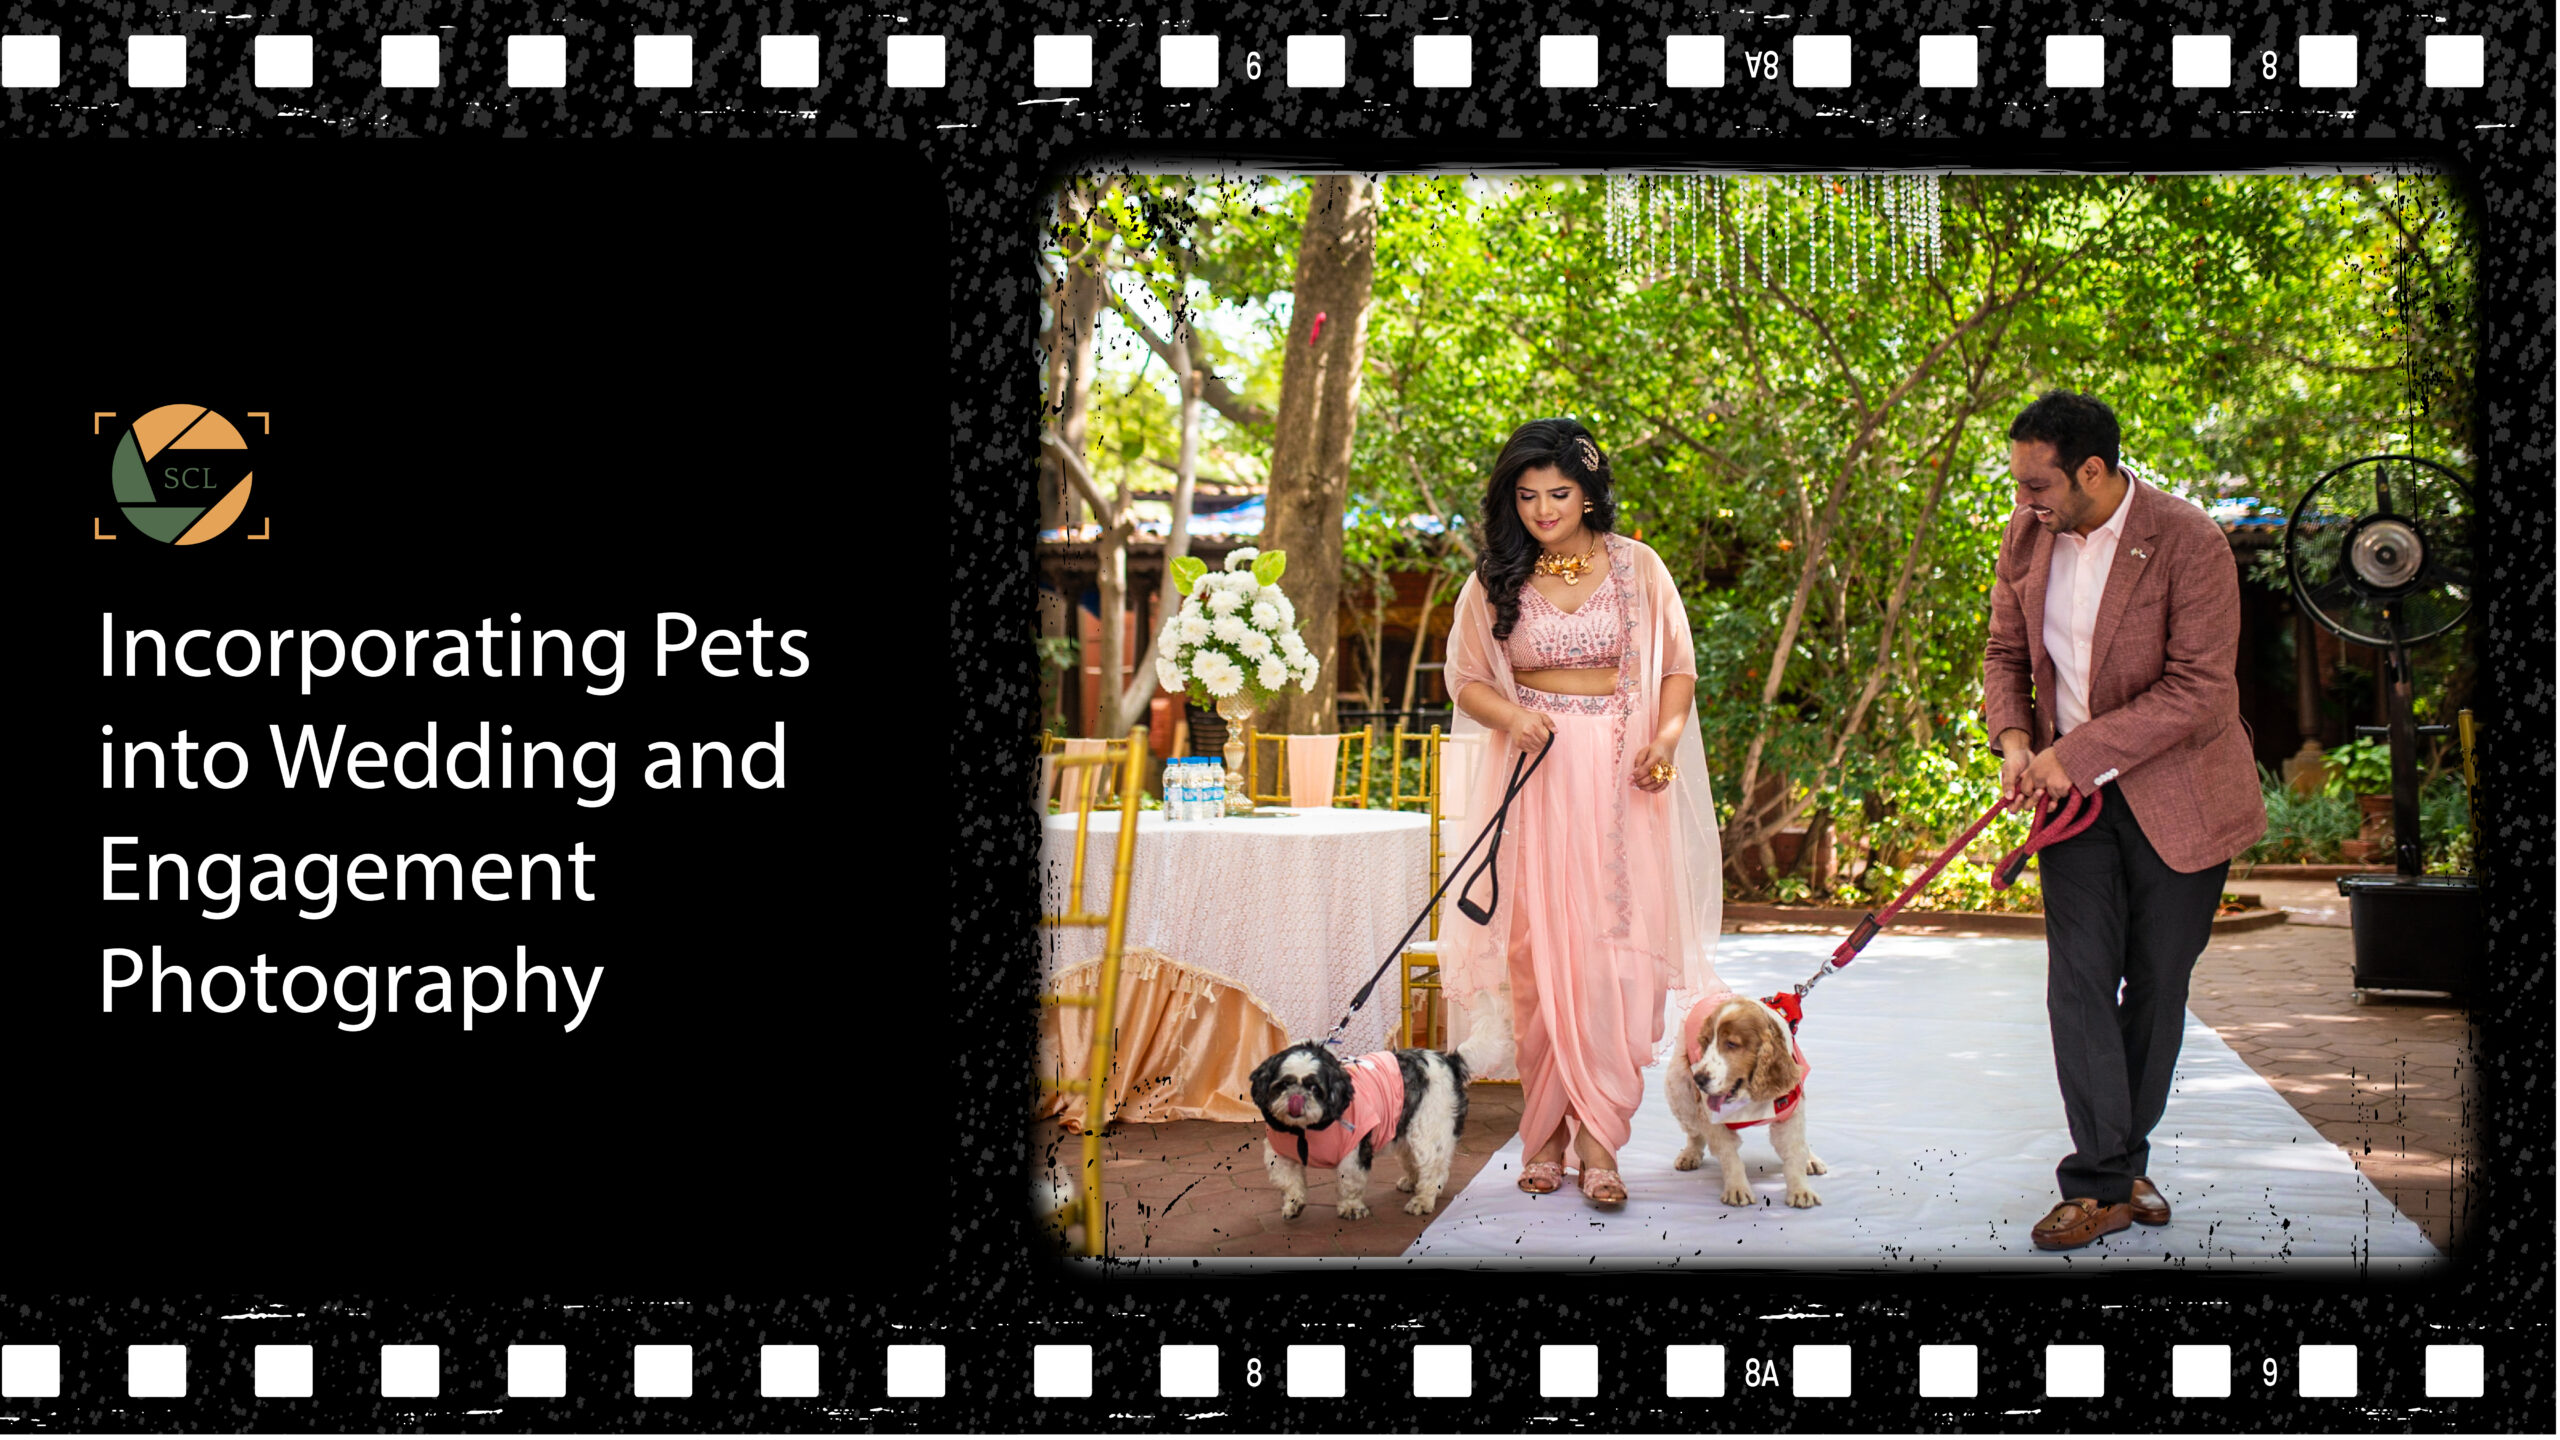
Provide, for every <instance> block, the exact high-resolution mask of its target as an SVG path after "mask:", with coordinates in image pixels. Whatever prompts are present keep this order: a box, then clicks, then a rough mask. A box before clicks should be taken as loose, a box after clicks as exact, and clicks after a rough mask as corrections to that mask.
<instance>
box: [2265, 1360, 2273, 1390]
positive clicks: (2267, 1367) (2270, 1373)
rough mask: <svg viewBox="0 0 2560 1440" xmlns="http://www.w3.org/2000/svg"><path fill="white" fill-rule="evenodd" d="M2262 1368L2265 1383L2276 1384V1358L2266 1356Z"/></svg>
mask: <svg viewBox="0 0 2560 1440" xmlns="http://www.w3.org/2000/svg"><path fill="white" fill-rule="evenodd" d="M2264 1368H2265V1371H2266V1376H2267V1383H2268V1384H2270V1385H2273V1384H2274V1383H2276V1357H2274V1356H2273V1355H2270V1356H2268V1357H2267V1361H2266V1365H2265V1367H2264Z"/></svg>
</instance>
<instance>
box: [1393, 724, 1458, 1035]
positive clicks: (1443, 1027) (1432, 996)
mask: <svg viewBox="0 0 2560 1440" xmlns="http://www.w3.org/2000/svg"><path fill="white" fill-rule="evenodd" d="M1407 742H1411V744H1412V745H1413V746H1414V747H1415V748H1416V750H1418V751H1419V758H1420V759H1421V761H1422V769H1421V774H1420V776H1419V777H1418V780H1417V784H1416V788H1414V789H1413V790H1410V791H1408V790H1406V789H1405V788H1404V758H1405V747H1406V744H1407ZM1392 743H1393V745H1394V749H1392V750H1391V751H1390V752H1388V756H1387V805H1388V807H1389V808H1390V809H1396V810H1401V809H1403V808H1405V807H1406V806H1408V805H1419V806H1421V807H1422V808H1423V810H1424V812H1425V813H1427V814H1428V815H1430V817H1431V870H1430V882H1429V883H1430V884H1432V885H1434V886H1436V885H1438V884H1439V883H1440V866H1441V864H1442V863H1443V861H1442V857H1441V853H1440V727H1439V726H1437V725H1434V726H1432V727H1431V731H1430V733H1429V734H1427V735H1408V734H1406V733H1405V729H1404V727H1403V726H1401V725H1399V726H1397V727H1396V731H1395V736H1394V739H1393V742H1392ZM1429 936H1430V938H1428V939H1425V940H1416V941H1414V942H1412V943H1411V944H1409V945H1407V946H1405V948H1404V954H1402V955H1401V956H1399V957H1397V961H1396V963H1397V965H1398V967H1399V972H1400V973H1401V975H1402V976H1403V984H1404V1044H1405V1045H1406V1046H1407V1047H1408V1048H1410V1047H1412V1046H1416V1045H1420V1046H1425V1047H1428V1048H1430V1049H1433V1050H1446V1049H1447V1048H1449V1046H1448V1031H1449V1022H1448V1016H1447V1014H1446V1013H1445V1012H1444V1011H1443V1010H1442V1008H1441V1004H1440V907H1439V906H1437V905H1434V906H1432V907H1431V928H1430V931H1429ZM1417 1014H1419V1016H1420V1024H1419V1025H1417V1024H1416V1023H1415V1019H1416V1015H1417Z"/></svg>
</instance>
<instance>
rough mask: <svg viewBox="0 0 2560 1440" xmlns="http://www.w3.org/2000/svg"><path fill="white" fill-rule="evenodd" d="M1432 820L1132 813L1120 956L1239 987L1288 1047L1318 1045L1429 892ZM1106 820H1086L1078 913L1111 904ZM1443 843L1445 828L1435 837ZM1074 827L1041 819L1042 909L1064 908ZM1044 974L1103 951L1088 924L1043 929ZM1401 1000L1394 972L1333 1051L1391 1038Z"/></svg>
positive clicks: (1321, 813)
mask: <svg viewBox="0 0 2560 1440" xmlns="http://www.w3.org/2000/svg"><path fill="white" fill-rule="evenodd" d="M1429 827H1430V822H1429V820H1428V819H1427V818H1425V817H1424V816H1422V815H1419V814H1414V813H1411V812H1393V811H1385V810H1333V809H1316V810H1293V811H1287V812H1284V813H1282V814H1280V815H1277V816H1274V817H1270V818H1243V817H1229V818H1225V819H1218V820H1186V821H1181V822H1179V823H1168V822H1167V821H1166V820H1165V819H1164V817H1163V815H1162V814H1160V813H1158V812H1155V811H1142V812H1140V813H1139V816H1138V848H1137V855H1136V857H1135V860H1134V862H1133V868H1132V870H1131V873H1130V877H1129V920H1128V932H1127V935H1126V937H1125V940H1124V942H1123V943H1124V945H1125V946H1127V947H1137V946H1145V947H1147V948H1149V949H1154V950H1160V951H1162V952H1164V953H1165V954H1166V955H1167V956H1169V957H1171V958H1172V959H1173V960H1174V961H1175V962H1176V963H1177V964H1181V965H1185V966H1192V967H1196V968H1199V969H1204V970H1209V971H1214V972H1216V973H1217V974H1219V975H1222V976H1225V977H1226V978H1227V979H1229V980H1232V981H1234V982H1236V983H1237V984H1239V985H1242V986H1243V987H1245V988H1246V989H1247V990H1248V991H1249V992H1250V993H1251V994H1252V996H1253V997H1254V999H1255V1000H1256V1001H1257V1002H1258V1003H1259V1004H1260V1005H1262V1006H1263V1007H1264V1008H1265V1009H1267V1010H1269V1011H1270V1013H1271V1014H1272V1015H1273V1017H1275V1018H1276V1019H1278V1020H1279V1022H1280V1023H1281V1024H1282V1025H1283V1026H1285V1027H1287V1029H1288V1031H1289V1034H1290V1036H1291V1038H1292V1039H1297V1040H1321V1039H1323V1038H1324V1036H1325V1033H1326V1032H1327V1031H1329V1030H1331V1029H1332V1028H1333V1023H1334V1022H1335V1021H1336V1020H1339V1019H1341V1018H1342V1012H1343V1010H1344V1008H1345V1007H1347V1006H1348V1005H1349V1004H1350V1003H1351V997H1352V995H1353V993H1354V992H1356V991H1357V990H1358V989H1359V988H1360V986H1361V984H1362V983H1363V982H1365V981H1366V980H1367V979H1368V978H1369V975H1370V972H1372V971H1374V970H1376V969H1377V968H1378V967H1379V965H1380V964H1381V963H1383V962H1384V961H1385V960H1386V958H1387V955H1388V952H1389V951H1390V949H1391V948H1392V947H1393V946H1394V945H1395V943H1396V941H1397V939H1398V938H1399V937H1401V936H1402V935H1403V934H1404V932H1405V927H1406V926H1408V925H1410V924H1412V923H1413V918H1414V916H1415V915H1417V914H1419V913H1420V912H1421V910H1422V902H1423V901H1424V900H1426V899H1428V898H1430V895H1431V887H1430V885H1429V884H1428V883H1427V877H1426V875H1425V873H1424V872H1425V871H1426V870H1428V868H1429V866H1430V853H1431V852H1430V834H1429ZM1119 830H1120V817H1119V815H1118V813H1117V812H1112V813H1107V814H1106V813H1096V814H1095V815H1094V816H1093V834H1092V838H1091V839H1090V840H1089V841H1088V842H1087V850H1086V855H1085V875H1084V905H1085V908H1086V909H1088V910H1090V911H1093V912H1095V913H1100V912H1101V911H1103V910H1104V909H1105V908H1107V907H1108V906H1109V904H1110V901H1111V864H1112V856H1113V853H1114V849H1115V847H1116V846H1117V845H1118V843H1119ZM1443 835H1444V838H1445V835H1446V831H1445V830H1444V832H1443ZM1075 836H1076V817H1075V816H1074V815H1072V814H1068V815H1052V816H1049V817H1048V818H1047V822H1046V826H1045V829H1044V830H1043V832H1042V835H1041V847H1040V862H1041V863H1040V869H1041V896H1040V899H1041V909H1042V910H1044V911H1046V912H1049V913H1053V914H1054V913H1057V912H1059V911H1061V910H1063V909H1064V908H1066V899H1067V893H1066V892H1067V880H1068V875H1069V873H1070V871H1069V868H1068V867H1069V865H1070V864H1071V863H1072V861H1073V859H1074V847H1075ZM1044 933H1045V935H1046V937H1047V940H1048V943H1047V944H1046V945H1045V946H1044V947H1043V952H1044V964H1045V966H1046V970H1045V976H1046V978H1048V979H1051V980H1054V979H1055V978H1056V977H1057V975H1058V973H1059V972H1060V971H1061V970H1064V969H1066V968H1067V967H1068V966H1071V965H1074V964H1077V963H1079V962H1082V961H1086V960H1090V959H1092V958H1093V957H1094V956H1096V955H1099V954H1100V953H1102V931H1101V929H1100V928H1099V927H1094V928H1078V929H1058V930H1050V931H1046V932H1044ZM1400 1000H1401V995H1400V993H1399V990H1398V987H1397V984H1396V975H1395V971H1394V968H1393V967H1392V966H1390V967H1389V968H1388V971H1387V974H1386V976H1385V978H1383V979H1381V980H1380V981H1379V982H1378V988H1377V989H1376V990H1375V991H1374V992H1372V993H1371V995H1370V996H1369V1003H1368V1004H1366V1005H1364V1006H1362V1007H1361V1009H1360V1013H1359V1014H1357V1015H1354V1016H1352V1017H1351V1028H1350V1030H1349V1031H1348V1032H1347V1033H1346V1037H1345V1039H1344V1042H1343V1049H1342V1053H1344V1054H1347V1055H1359V1054H1366V1053H1367V1052H1369V1051H1372V1050H1380V1049H1385V1048H1387V1047H1389V1046H1392V1045H1393V1044H1394V1043H1395V1041H1396V1032H1397V1014H1396V1007H1397V1005H1398V1004H1399V1003H1400Z"/></svg>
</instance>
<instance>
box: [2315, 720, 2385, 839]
mask: <svg viewBox="0 0 2560 1440" xmlns="http://www.w3.org/2000/svg"><path fill="white" fill-rule="evenodd" d="M2329 787H2330V789H2331V791H2332V792H2333V793H2337V794H2345V795H2352V796H2354V797H2355V802H2356V812H2357V815H2358V817H2359V819H2360V821H2361V823H2360V824H2359V826H2358V828H2357V831H2356V838H2355V839H2353V840H2346V841H2341V842H2340V843H2339V845H2338V853H2339V854H2341V855H2343V856H2345V857H2346V858H2347V859H2348V860H2349V861H2351V862H2354V863H2356V864H2363V863H2364V862H2366V861H2368V860H2370V859H2372V858H2373V857H2374V856H2376V855H2386V854H2389V853H2390V851H2391V841H2392V836H2391V747H2390V746H2388V745H2386V744H2384V743H2383V742H2381V741H2379V740H2374V739H2371V738H2365V739H2359V740H2355V741H2351V742H2350V743H2348V744H2346V745H2343V746H2341V747H2339V748H2338V749H2336V750H2332V751H2330V752H2329Z"/></svg>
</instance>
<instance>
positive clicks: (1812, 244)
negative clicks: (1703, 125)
mask: <svg viewBox="0 0 2560 1440" xmlns="http://www.w3.org/2000/svg"><path fill="white" fill-rule="evenodd" d="M1604 183H1605V185H1606V187H1607V188H1606V190H1605V191H1604V192H1603V194H1602V206H1601V209H1602V211H1603V213H1604V214H1605V215H1606V217H1607V224H1608V237H1607V238H1608V254H1609V258H1610V260H1611V261H1612V262H1613V263H1615V264H1616V265H1617V266H1618V268H1619V270H1620V271H1621V272H1622V273H1624V274H1625V275H1627V276H1628V278H1630V279H1632V280H1634V281H1635V282H1636V283H1637V284H1640V285H1642V284H1649V283H1651V282H1652V281H1654V280H1656V279H1660V278H1662V277H1663V276H1666V275H1691V276H1705V277H1707V278H1709V279H1711V280H1713V281H1714V282H1715V283H1716V284H1718V285H1722V284H1726V283H1728V282H1729V281H1730V282H1735V283H1746V284H1747V283H1751V282H1753V281H1758V282H1759V283H1762V284H1776V285H1794V284H1798V283H1802V284H1805V285H1809V286H1815V287H1822V286H1827V287H1829V288H1831V289H1834V290H1855V289H1858V288H1860V287H1862V286H1864V285H1869V284H1874V283H1878V282H1882V283H1885V284H1894V283H1899V282H1902V281H1907V280H1914V279H1918V278H1920V277H1922V276H1927V275H1935V274H1936V273H1937V271H1938V262H1939V258H1940V255H1941V248H1940V244H1939V228H1938V226H1939V191H1938V177H1937V176H1935V175H1908V174H1854V175H1748V176H1743V175H1611V176H1608V177H1606V180H1605V182H1604Z"/></svg>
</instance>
